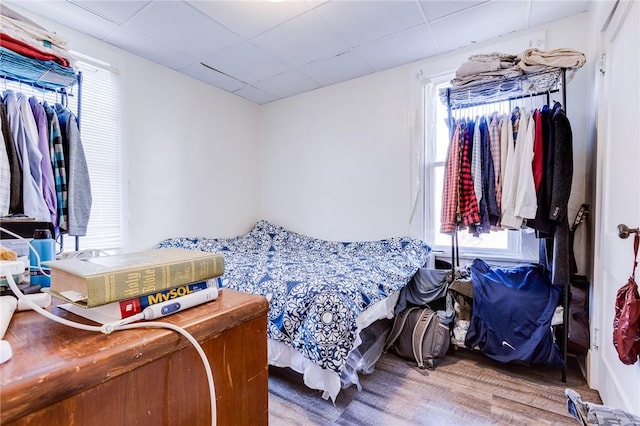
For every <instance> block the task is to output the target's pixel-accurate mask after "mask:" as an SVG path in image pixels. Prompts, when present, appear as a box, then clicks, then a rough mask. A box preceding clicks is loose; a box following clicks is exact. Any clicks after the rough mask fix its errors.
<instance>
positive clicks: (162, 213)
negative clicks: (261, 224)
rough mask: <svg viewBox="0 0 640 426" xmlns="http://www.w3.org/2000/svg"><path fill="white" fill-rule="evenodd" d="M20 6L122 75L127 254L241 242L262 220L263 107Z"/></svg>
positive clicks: (124, 247)
mask: <svg viewBox="0 0 640 426" xmlns="http://www.w3.org/2000/svg"><path fill="white" fill-rule="evenodd" d="M12 8H14V9H15V10H16V11H18V12H20V13H22V14H24V15H25V16H27V17H29V18H31V19H33V20H34V21H35V22H37V23H38V24H40V25H42V26H43V27H45V28H47V29H48V30H50V31H55V32H56V33H57V34H58V35H59V36H60V37H61V38H63V39H64V40H66V41H67V42H68V46H69V48H70V49H71V50H74V51H77V52H80V53H83V54H86V55H89V56H91V57H93V58H96V59H99V60H101V61H104V62H107V63H109V64H111V66H112V67H113V68H115V69H116V70H118V72H119V80H120V87H121V101H120V105H121V107H122V109H121V123H120V129H121V143H122V146H121V155H122V203H123V205H122V207H123V208H122V213H123V218H122V236H123V249H124V250H126V251H132V250H138V249H146V248H150V247H153V246H154V245H155V244H156V243H158V242H159V241H161V240H162V239H164V238H168V237H174V236H220V237H223V236H235V235H238V234H241V233H245V232H247V231H248V230H249V229H250V228H251V226H252V225H253V224H254V223H255V222H256V221H257V220H258V219H259V217H258V212H259V199H260V198H259V192H260V186H259V181H260V146H259V137H260V135H259V122H260V119H259V114H260V109H259V106H258V105H256V104H254V103H252V102H250V101H247V100H245V99H242V98H240V97H238V96H235V95H232V94H229V93H227V92H225V91H222V90H219V89H217V88H214V87H212V86H210V85H207V84H204V83H202V82H200V81H198V80H195V79H192V78H190V77H186V76H184V75H181V74H179V73H177V72H175V71H172V70H170V69H167V68H165V67H163V66H160V65H157V64H155V63H153V62H150V61H147V60H145V59H142V58H140V57H139V56H136V55H132V54H129V53H127V52H125V51H123V50H121V49H119V48H116V47H114V46H112V45H109V44H106V43H103V42H101V41H99V40H97V39H95V38H92V37H89V36H87V35H84V34H81V33H78V32H76V31H73V30H71V29H69V28H66V27H64V26H61V25H60V24H57V23H54V22H51V21H49V20H47V19H46V18H43V17H40V16H37V15H33V14H31V13H29V12H27V11H24V10H22V9H20V8H19V7H17V6H13V5H12ZM94 196H95V195H94Z"/></svg>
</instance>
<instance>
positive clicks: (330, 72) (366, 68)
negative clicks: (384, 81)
mask: <svg viewBox="0 0 640 426" xmlns="http://www.w3.org/2000/svg"><path fill="white" fill-rule="evenodd" d="M300 70H301V71H302V72H304V73H305V74H307V75H308V76H309V77H311V78H313V79H314V80H315V81H317V82H318V83H320V84H322V85H323V86H329V85H331V84H335V83H338V82H341V81H347V80H351V79H352V78H356V77H360V76H363V75H366V74H371V73H372V72H374V69H373V67H371V66H370V65H369V64H368V63H366V62H365V61H364V60H363V59H362V58H361V57H360V56H359V55H358V54H357V53H355V52H346V53H343V54H340V55H338V56H333V57H331V58H329V59H326V60H323V61H318V62H313V63H311V64H307V65H305V66H303V67H302V68H300Z"/></svg>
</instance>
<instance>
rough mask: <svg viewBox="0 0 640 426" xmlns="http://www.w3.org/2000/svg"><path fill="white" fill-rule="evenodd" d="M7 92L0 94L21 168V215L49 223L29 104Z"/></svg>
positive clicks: (20, 95)
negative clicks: (5, 107)
mask: <svg viewBox="0 0 640 426" xmlns="http://www.w3.org/2000/svg"><path fill="white" fill-rule="evenodd" d="M18 95H19V96H16V94H15V93H14V92H13V91H11V90H6V91H5V92H4V102H5V105H6V106H7V118H8V121H9V127H10V129H11V133H12V136H13V140H14V143H15V145H16V151H17V153H18V161H19V164H20V166H21V168H22V177H23V179H22V183H23V185H22V191H23V212H24V214H25V215H27V216H29V217H32V218H35V219H37V220H42V221H49V209H48V207H47V205H46V203H45V201H44V197H43V195H42V174H41V171H40V160H41V157H42V155H41V154H40V152H39V151H38V148H37V138H38V131H37V128H36V124H35V120H34V118H33V114H32V113H31V106H30V105H29V101H28V100H27V99H26V98H25V97H24V96H23V95H22V94H18Z"/></svg>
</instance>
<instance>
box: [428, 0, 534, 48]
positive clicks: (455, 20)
mask: <svg viewBox="0 0 640 426" xmlns="http://www.w3.org/2000/svg"><path fill="white" fill-rule="evenodd" d="M529 3H530V2H529V1H505V0H498V1H491V2H487V3H482V4H481V5H479V6H476V7H472V8H470V9H466V10H463V11H461V12H460V13H456V14H454V15H449V16H446V17H444V18H442V19H438V20H437V21H435V22H433V23H431V28H432V29H433V34H434V36H435V41H436V43H437V45H438V47H439V48H440V49H441V50H442V51H448V50H453V49H457V48H459V47H463V46H469V45H472V44H474V43H478V42H481V41H485V40H489V39H491V38H493V37H498V36H500V35H503V34H508V33H510V32H513V31H514V30H515V28H520V29H524V28H528V22H529ZM487 17H490V20H488V19H489V18H487Z"/></svg>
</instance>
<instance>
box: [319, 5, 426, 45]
mask: <svg viewBox="0 0 640 426" xmlns="http://www.w3.org/2000/svg"><path fill="white" fill-rule="evenodd" d="M315 11H316V12H317V13H318V14H319V15H320V16H322V18H324V20H325V21H327V23H328V24H329V25H331V27H333V28H334V29H335V30H336V31H337V32H338V34H340V35H341V36H342V37H343V38H344V39H345V40H346V41H347V42H348V43H349V44H350V45H351V46H359V45H361V44H363V43H367V42H369V41H372V40H377V39H379V38H381V37H384V36H388V35H390V34H393V33H396V32H399V31H403V30H406V29H408V28H411V27H415V26H418V25H420V24H423V23H424V19H423V18H422V14H421V13H420V8H419V5H418V3H416V2H412V1H374V2H359V1H333V2H330V3H325V4H323V5H322V6H320V7H318V8H316V9H315Z"/></svg>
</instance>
